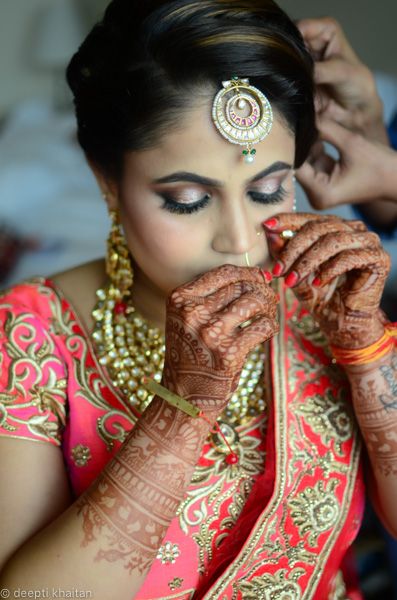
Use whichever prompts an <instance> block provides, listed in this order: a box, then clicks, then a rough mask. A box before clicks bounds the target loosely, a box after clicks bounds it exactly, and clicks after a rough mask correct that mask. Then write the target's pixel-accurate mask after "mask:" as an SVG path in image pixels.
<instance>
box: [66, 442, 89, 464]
mask: <svg viewBox="0 0 397 600" xmlns="http://www.w3.org/2000/svg"><path fill="white" fill-rule="evenodd" d="M71 455H72V459H73V462H74V464H75V465H76V466H77V467H85V466H86V464H87V463H88V461H89V460H90V459H91V450H90V449H89V448H88V446H83V445H82V444H78V445H77V446H75V447H74V448H72V450H71Z"/></svg>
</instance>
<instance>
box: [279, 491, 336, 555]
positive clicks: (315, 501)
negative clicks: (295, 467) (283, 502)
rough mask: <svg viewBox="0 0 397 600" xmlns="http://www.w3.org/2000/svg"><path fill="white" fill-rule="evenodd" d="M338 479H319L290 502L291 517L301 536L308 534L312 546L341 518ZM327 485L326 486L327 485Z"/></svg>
mask: <svg viewBox="0 0 397 600" xmlns="http://www.w3.org/2000/svg"><path fill="white" fill-rule="evenodd" d="M339 484H340V481H339V480H338V479H331V480H330V481H329V482H328V483H327V484H324V482H323V481H318V482H317V483H316V484H315V485H314V486H312V487H307V488H306V489H304V490H303V491H302V492H299V493H298V494H297V495H296V496H295V498H292V499H291V500H290V502H289V507H290V508H291V518H292V521H293V522H294V525H295V526H296V527H297V528H298V530H299V535H300V536H301V537H305V536H306V534H307V533H308V534H309V535H308V536H307V541H308V543H309V545H310V546H312V547H314V546H317V544H318V538H319V535H321V534H322V533H323V532H324V531H328V530H329V529H330V528H331V527H333V526H334V525H335V524H336V523H337V521H338V518H339V513H340V506H339V503H338V501H337V500H336V497H335V494H334V492H335V489H336V488H337V487H338V485H339ZM325 485H326V487H325Z"/></svg>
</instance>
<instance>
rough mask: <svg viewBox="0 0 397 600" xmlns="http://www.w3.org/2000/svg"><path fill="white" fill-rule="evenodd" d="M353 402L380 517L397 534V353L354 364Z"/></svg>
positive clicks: (372, 493)
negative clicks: (365, 363)
mask: <svg viewBox="0 0 397 600" xmlns="http://www.w3.org/2000/svg"><path fill="white" fill-rule="evenodd" d="M347 375H348V377H349V380H350V384H351V389H352V395H353V403H354V409H355V413H356V416H357V419H358V423H359V426H360V429H361V432H362V436H363V439H364V443H365V445H366V448H367V451H368V457H369V460H370V464H371V471H372V472H371V477H370V479H369V480H370V482H371V484H373V485H374V486H375V489H372V490H370V493H371V496H372V497H373V498H374V499H375V504H376V506H375V508H376V509H377V511H378V513H379V516H380V518H381V519H382V521H383V522H384V524H385V525H386V526H387V528H388V529H389V530H390V532H391V533H392V534H393V535H394V536H396V537H397V507H396V501H395V499H396V497H397V353H396V351H393V352H392V353H391V354H388V355H387V356H385V357H384V358H382V359H380V360H378V361H377V362H376V363H374V364H371V365H367V366H355V367H350V368H349V369H348V371H347Z"/></svg>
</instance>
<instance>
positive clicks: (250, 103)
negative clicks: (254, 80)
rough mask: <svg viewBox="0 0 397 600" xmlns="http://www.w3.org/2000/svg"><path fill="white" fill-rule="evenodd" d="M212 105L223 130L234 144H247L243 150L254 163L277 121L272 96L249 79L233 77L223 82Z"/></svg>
mask: <svg viewBox="0 0 397 600" xmlns="http://www.w3.org/2000/svg"><path fill="white" fill-rule="evenodd" d="M222 85H223V89H222V90H220V91H219V92H218V94H217V95H216V97H215V100H214V104H213V107H212V119H213V121H214V123H215V126H216V128H217V129H218V131H219V133H220V134H221V135H222V136H223V137H224V138H226V139H227V140H228V141H229V142H231V143H232V144H238V145H240V146H245V150H243V152H242V154H243V157H244V161H245V162H246V163H252V162H253V161H254V159H255V154H256V150H255V149H254V148H252V146H253V145H254V144H258V142H261V141H262V140H263V139H264V138H265V137H266V136H267V135H269V133H270V130H271V128H272V125H273V111H272V107H271V105H270V102H269V100H268V99H267V98H266V96H265V95H264V94H262V92H261V91H260V90H258V88H256V87H254V86H252V85H250V83H249V79H239V78H238V77H233V78H232V79H231V80H230V81H223V82H222Z"/></svg>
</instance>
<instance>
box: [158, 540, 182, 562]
mask: <svg viewBox="0 0 397 600" xmlns="http://www.w3.org/2000/svg"><path fill="white" fill-rule="evenodd" d="M180 554H181V551H180V550H179V546H178V544H173V543H172V542H166V543H165V544H163V545H162V546H160V548H159V550H158V553H157V558H158V560H159V561H160V562H161V564H162V565H173V564H174V563H175V562H176V559H177V558H179V556H180Z"/></svg>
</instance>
